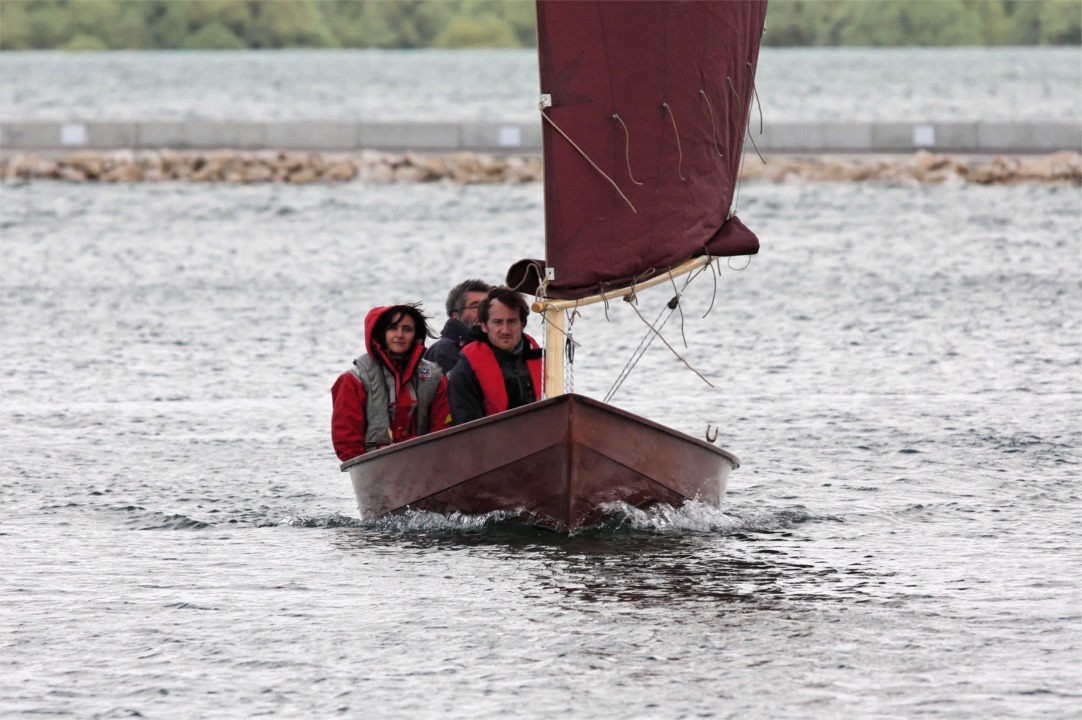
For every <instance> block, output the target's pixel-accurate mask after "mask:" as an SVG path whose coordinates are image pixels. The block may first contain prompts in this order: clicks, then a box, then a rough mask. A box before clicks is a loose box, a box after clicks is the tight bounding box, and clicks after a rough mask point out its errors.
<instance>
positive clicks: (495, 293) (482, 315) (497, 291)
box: [477, 285, 530, 327]
mask: <svg viewBox="0 0 1082 720" xmlns="http://www.w3.org/2000/svg"><path fill="white" fill-rule="evenodd" d="M494 300H499V301H500V302H501V303H503V304H504V305H506V306H507V307H509V308H512V309H515V310H518V317H519V320H521V321H522V326H523V327H526V318H528V317H529V316H530V306H529V305H527V304H526V298H524V297H522V295H521V294H520V293H517V292H515V291H514V290H512V289H511V288H508V287H504V286H503V285H498V286H496V287H494V288H492V289H491V290H489V291H488V297H486V298H485V301H484V302H483V303H481V307H479V308H477V319H478V321H480V322H482V323H487V322H488V311H489V308H491V307H492V302H493V301H494Z"/></svg>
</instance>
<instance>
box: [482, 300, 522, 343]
mask: <svg viewBox="0 0 1082 720" xmlns="http://www.w3.org/2000/svg"><path fill="white" fill-rule="evenodd" d="M481 329H482V330H484V331H485V333H486V334H487V335H488V341H489V342H490V343H492V344H493V345H494V346H495V347H498V348H499V349H500V350H507V351H511V350H514V349H515V347H517V346H518V343H519V341H520V340H522V320H521V319H519V316H518V310H515V309H514V308H509V307H507V306H506V305H504V304H503V303H502V302H500V301H499V300H493V301H492V307H490V308H489V309H488V322H487V323H481Z"/></svg>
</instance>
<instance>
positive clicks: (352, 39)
mask: <svg viewBox="0 0 1082 720" xmlns="http://www.w3.org/2000/svg"><path fill="white" fill-rule="evenodd" d="M718 1H722V0H718ZM763 41H764V43H765V44H766V45H774V46H868V47H888V46H900V45H933V46H935V45H1078V44H1082V0H874V1H873V0H771V1H770V4H769V5H768V11H767V32H766V35H765V36H764V38H763ZM535 44H536V23H535V17H534V3H533V2H531V1H530V0H0V50H47V49H49V50H51V49H61V50H143V49H163V50H164V49H170V50H172V49H187V50H241V49H279V48H424V47H434V48H476V47H498V48H514V47H531V46H534V45H535Z"/></svg>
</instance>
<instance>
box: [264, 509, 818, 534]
mask: <svg viewBox="0 0 1082 720" xmlns="http://www.w3.org/2000/svg"><path fill="white" fill-rule="evenodd" d="M601 507H602V509H603V510H604V511H605V513H606V517H605V519H604V520H603V521H602V522H601V523H598V524H596V525H592V526H590V527H586V528H581V529H579V530H576V531H574V532H572V533H570V535H573V536H575V535H587V534H591V535H592V534H598V533H612V532H627V533H649V534H654V535H684V534H697V533H706V534H721V535H740V534H757V533H773V532H784V531H785V530H787V529H788V528H791V527H793V526H794V525H800V524H802V523H804V522H807V521H809V520H814V519H816V518H814V517H813V516H812V515H811V514H810V513H808V512H807V511H806V510H803V509H801V508H790V509H782V510H762V509H756V510H746V509H742V508H739V507H732V506H726V507H725V508H724V509H722V508H719V507H716V506H713V505H707V504H703V503H699V502H695V501H691V502H688V503H685V504H684V505H683V506H681V507H673V506H671V505H665V504H663V503H658V504H656V505H653V506H651V507H649V508H645V509H642V508H638V507H635V506H632V505H628V504H627V503H623V502H615V503H608V504H605V505H602V506H601ZM525 515H526V513H525V512H524V511H523V510H521V509H519V510H498V511H494V512H490V513H460V512H455V513H448V514H446V515H443V514H440V513H434V512H428V511H425V510H407V511H405V512H402V513H399V514H396V515H385V516H383V517H379V518H374V519H370V520H362V519H360V518H354V517H348V516H345V515H341V514H338V513H335V514H332V515H326V516H316V517H307V516H301V515H291V516H289V517H286V518H284V519H282V520H281V521H280V522H278V523H277V524H278V525H280V526H289V527H300V528H358V529H362V530H370V531H375V532H381V533H392V534H403V535H409V534H414V533H431V532H447V533H462V532H467V533H477V532H485V531H489V530H504V529H507V528H514V527H523V526H524V525H526V526H528V523H524V522H523V520H522V518H523V517H524V516H525ZM538 532H547V531H545V530H542V529H538Z"/></svg>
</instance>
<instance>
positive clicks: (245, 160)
mask: <svg viewBox="0 0 1082 720" xmlns="http://www.w3.org/2000/svg"><path fill="white" fill-rule="evenodd" d="M542 176H543V166H542V161H541V157H540V156H539V155H536V154H523V155H489V154H482V153H471V152H462V153H453V154H447V155H422V154H418V153H410V152H407V153H388V152H379V151H372V150H364V151H358V152H351V153H313V152H287V151H250V152H246V151H230V150H213V151H202V152H200V151H173V150H139V151H131V150H118V151H111V152H87V151H82V152H76V153H71V154H40V155H35V154H24V153H5V154H4V155H3V156H0V177H2V178H3V179H4V180H5V181H8V182H20V181H21V182H26V181H34V180H59V181H68V182H107V183H133V182H222V183H272V182H280V183H294V184H308V183H345V182H363V183H414V182H455V183H463V184H482V183H529V182H540V181H541V179H542ZM741 178H743V179H745V180H759V181H766V182H777V183H783V182H854V181H879V182H918V183H943V182H969V183H978V184H986V185H988V184H1012V183H1043V184H1062V185H1076V186H1077V185H1082V155H1080V153H1077V152H1073V151H1065V152H1058V153H1053V154H1050V155H1023V156H1004V155H998V156H992V157H989V156H955V155H940V154H932V153H929V152H926V151H920V152H917V153H915V154H912V155H866V156H831V155H818V156H768V157H767V159H766V162H765V163H764V162H763V161H761V160H760V159H759V158H758V157H757V156H755V155H754V154H753V155H750V156H746V157H745V159H744V165H743V168H742V169H741Z"/></svg>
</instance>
